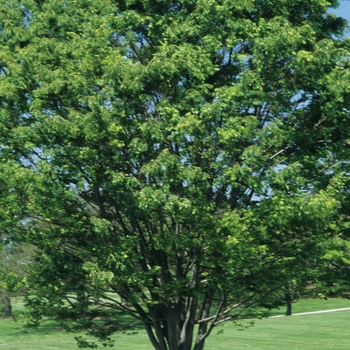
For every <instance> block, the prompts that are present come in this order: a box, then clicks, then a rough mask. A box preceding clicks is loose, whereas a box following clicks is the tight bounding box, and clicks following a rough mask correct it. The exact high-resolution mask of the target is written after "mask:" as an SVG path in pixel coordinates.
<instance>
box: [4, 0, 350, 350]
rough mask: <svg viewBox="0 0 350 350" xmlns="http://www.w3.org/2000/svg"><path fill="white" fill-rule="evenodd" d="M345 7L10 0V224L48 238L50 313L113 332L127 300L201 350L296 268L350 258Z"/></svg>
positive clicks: (31, 301)
mask: <svg viewBox="0 0 350 350" xmlns="http://www.w3.org/2000/svg"><path fill="white" fill-rule="evenodd" d="M336 5H337V1H330V2H325V1H323V0H322V1H321V0H312V1H307V2H305V1H301V0H295V1H292V2H286V1H281V0H273V1H249V0H242V1H221V0H218V1H216V0H198V1H183V2H169V1H153V0H149V1H138V0H133V1H126V2H124V1H118V2H116V1H113V0H102V1H98V2H97V1H90V0H83V1H66V2H62V1H57V0H52V1H46V0H44V1H39V0H23V1H12V0H5V1H3V2H2V3H1V4H0V23H1V27H0V103H1V107H0V140H1V141H0V144H1V148H0V157H1V160H3V162H1V166H0V168H1V172H0V188H1V191H2V193H3V196H2V197H1V199H0V201H1V205H2V210H1V213H0V215H1V219H2V220H1V223H0V225H1V229H3V230H4V232H5V233H6V234H7V235H9V237H11V239H12V240H18V241H20V242H28V243H31V244H34V245H35V246H36V248H37V251H38V254H37V258H36V261H35V263H34V264H32V271H31V275H30V278H28V281H29V282H28V283H30V285H31V286H32V287H33V291H32V293H33V295H35V296H33V297H30V298H28V307H29V310H31V316H30V317H33V319H30V320H31V321H32V323H33V324H36V323H37V322H38V321H39V320H40V319H41V318H42V317H43V316H45V315H50V316H53V315H54V316H57V317H58V318H60V319H62V320H65V321H66V327H68V328H69V329H72V330H76V329H87V330H88V331H89V332H90V333H92V334H93V335H94V336H97V337H100V338H101V339H102V340H103V341H104V340H106V341H107V340H108V337H109V336H110V335H111V334H112V333H113V332H115V331H116V330H118V329H122V325H121V324H120V323H119V322H118V319H117V313H118V312H119V311H120V310H123V311H125V312H126V313H128V314H129V315H131V316H133V317H134V318H135V319H136V321H137V322H141V323H143V325H144V327H145V329H146V331H147V334H148V336H149V338H150V341H151V343H152V346H153V347H154V348H155V349H159V350H168V349H169V350H174V349H179V350H180V349H181V350H189V349H192V348H193V349H194V350H201V349H203V346H204V341H205V339H206V338H207V337H208V335H209V334H210V333H211V331H212V330H213V328H214V327H215V326H217V325H218V324H220V323H221V322H224V321H226V320H229V319H235V318H237V317H238V316H239V315H240V314H241V313H242V312H243V311H244V309H246V308H249V307H251V306H253V305H259V304H263V303H264V301H266V300H267V299H268V301H269V303H271V302H272V303H276V304H278V303H279V300H277V299H278V298H276V300H275V298H272V297H271V296H274V295H275V294H274V293H276V292H277V291H278V290H280V289H281V288H283V287H285V286H287V285H289V284H290V282H291V281H292V282H294V281H299V282H300V284H301V285H303V284H305V283H306V281H308V282H314V283H319V284H320V286H321V284H322V283H323V282H322V281H320V276H321V275H322V274H323V276H324V277H325V276H327V282H325V283H324V287H327V285H330V284H331V283H333V282H332V281H334V274H333V272H332V271H331V272H330V271H329V269H328V267H329V266H330V260H331V261H333V257H335V258H336V259H338V256H337V254H338V253H337V254H334V253H332V251H333V250H334V249H333V247H336V246H337V247H338V248H340V247H341V249H338V248H336V249H335V251H336V252H338V251H340V252H339V254H341V255H342V256H344V257H345V260H344V259H343V260H342V263H343V264H342V271H347V270H346V269H347V266H348V265H347V263H348V260H346V259H347V258H346V256H347V254H348V252H347V248H345V246H344V236H342V235H341V232H342V231H343V230H344V229H345V228H346V225H347V224H346V222H347V221H348V220H347V216H346V214H344V213H345V204H344V203H346V199H347V198H346V193H344V191H345V189H346V186H347V182H346V179H345V175H346V174H347V172H348V167H349V165H348V159H349V151H348V147H347V145H348V135H347V134H348V132H347V130H348V127H349V126H350V125H349V109H350V95H349V86H350V74H349V59H348V58H349V40H342V39H340V38H341V35H342V33H343V32H344V30H345V28H346V26H347V24H346V23H345V22H344V21H343V20H342V19H339V18H336V17H334V16H333V15H328V14H327V10H328V8H329V6H336ZM345 192H346V191H345ZM347 193H348V192H347ZM345 237H346V236H345ZM337 240H340V241H341V242H342V244H338V245H336V241H337ZM330 257H331V258H330ZM338 260H339V259H338ZM332 263H333V262H332ZM333 270H336V271H338V269H333ZM319 271H322V274H320V273H319ZM337 278H338V277H337ZM341 279H342V277H341V276H340V277H339V280H341ZM299 282H298V283H299ZM337 282H338V280H337ZM121 298H122V299H121ZM94 299H99V300H100V303H99V304H96V305H95V304H94V303H93V300H94ZM123 300H125V301H126V303H125V302H124V301H123ZM195 324H198V333H197V336H196V337H194V335H193V334H194V331H195ZM79 340H80V344H81V345H86V346H89V347H91V346H94V345H91V344H90V343H89V342H86V343H84V340H83V339H80V338H79Z"/></svg>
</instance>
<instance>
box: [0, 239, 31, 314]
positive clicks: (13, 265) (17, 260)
mask: <svg viewBox="0 0 350 350" xmlns="http://www.w3.org/2000/svg"><path fill="white" fill-rule="evenodd" d="M2 243H5V241H4V242H2ZM33 254H34V253H33V247H32V246H29V245H27V244H20V245H18V244H16V245H11V244H9V243H8V244H5V245H3V246H2V247H1V250H0V303H1V306H2V310H3V315H4V316H6V317H12V316H13V315H12V304H11V297H12V296H14V295H19V294H22V295H23V294H24V293H25V289H26V281H25V278H26V276H27V265H28V264H29V263H30V261H31V259H32V257H33Z"/></svg>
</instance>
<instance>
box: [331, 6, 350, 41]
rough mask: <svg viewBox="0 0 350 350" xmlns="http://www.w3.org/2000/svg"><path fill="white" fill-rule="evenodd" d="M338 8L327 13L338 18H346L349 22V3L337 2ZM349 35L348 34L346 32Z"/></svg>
mask: <svg viewBox="0 0 350 350" xmlns="http://www.w3.org/2000/svg"><path fill="white" fill-rule="evenodd" d="M339 3H340V6H339V7H338V8H337V9H331V10H329V12H331V13H334V14H336V15H337V16H339V17H343V18H346V19H347V20H348V21H349V22H350V1H344V0H343V1H339ZM348 34H350V32H348Z"/></svg>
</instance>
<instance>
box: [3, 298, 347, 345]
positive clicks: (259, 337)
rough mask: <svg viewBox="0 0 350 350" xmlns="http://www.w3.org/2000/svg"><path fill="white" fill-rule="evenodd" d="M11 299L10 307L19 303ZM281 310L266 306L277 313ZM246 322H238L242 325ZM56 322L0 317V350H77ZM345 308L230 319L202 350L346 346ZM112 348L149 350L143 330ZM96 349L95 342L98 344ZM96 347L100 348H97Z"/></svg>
mask: <svg viewBox="0 0 350 350" xmlns="http://www.w3.org/2000/svg"><path fill="white" fill-rule="evenodd" d="M21 306H22V305H21V300H20V299H19V300H17V301H16V300H15V302H14V308H15V309H16V308H21ZM344 307H350V301H349V300H344V299H329V300H316V299H302V300H300V301H299V302H298V303H296V304H294V307H293V313H299V312H307V311H317V310H327V309H336V308H344ZM284 311H285V310H284V309H283V308H282V309H280V310H271V314H283V313H284ZM244 325H246V326H249V321H243V326H244ZM55 327H57V324H55V323H54V322H52V321H50V322H46V323H45V324H44V325H43V327H41V328H40V329H38V330H36V331H33V330H25V329H23V328H22V327H21V325H20V324H17V323H15V322H13V320H11V319H5V318H2V319H0V350H2V349H4V350H5V349H6V350H23V349H26V350H63V349H64V350H77V349H78V347H77V345H76V342H75V340H74V335H73V334H67V333H66V332H63V331H58V330H55ZM349 327H350V311H343V312H335V313H326V314H316V315H306V316H298V317H281V318H269V319H261V320H259V319H258V320H255V324H254V326H253V327H248V328H246V329H244V330H243V331H239V329H240V328H239V327H236V326H234V324H232V323H227V324H224V325H222V326H220V327H218V328H217V329H216V330H215V331H214V332H213V333H212V335H211V336H210V337H209V338H208V340H207V343H206V349H215V350H231V349H232V350H234V349H239V350H240V349H254V350H277V349H278V350H294V349H299V348H300V349H302V350H311V349H312V350H314V349H317V350H326V349H337V350H348V349H349V343H350V335H349V334H348V329H349ZM113 338H114V339H115V341H116V346H115V348H114V349H118V350H125V349H126V350H127V349H136V350H151V349H152V347H151V346H150V343H149V340H148V338H147V336H146V334H145V332H144V331H140V332H138V333H137V334H117V335H115V336H114V337H113ZM99 348H100V347H99ZM101 348H102V347H101Z"/></svg>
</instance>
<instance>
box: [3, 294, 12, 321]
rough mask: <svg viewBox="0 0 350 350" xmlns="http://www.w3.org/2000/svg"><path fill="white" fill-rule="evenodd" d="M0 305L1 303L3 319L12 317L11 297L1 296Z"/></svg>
mask: <svg viewBox="0 0 350 350" xmlns="http://www.w3.org/2000/svg"><path fill="white" fill-rule="evenodd" d="M1 303H2V308H3V313H4V316H5V317H12V305H11V297H10V296H9V295H4V296H2V297H1Z"/></svg>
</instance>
